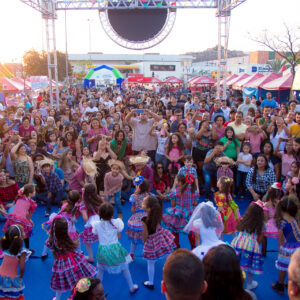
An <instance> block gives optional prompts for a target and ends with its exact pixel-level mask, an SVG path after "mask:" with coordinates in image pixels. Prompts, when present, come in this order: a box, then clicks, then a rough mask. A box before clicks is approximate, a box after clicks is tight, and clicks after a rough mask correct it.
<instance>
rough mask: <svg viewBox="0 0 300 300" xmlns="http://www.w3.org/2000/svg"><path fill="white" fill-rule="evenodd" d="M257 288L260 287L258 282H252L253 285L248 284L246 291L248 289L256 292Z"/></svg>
mask: <svg viewBox="0 0 300 300" xmlns="http://www.w3.org/2000/svg"><path fill="white" fill-rule="evenodd" d="M257 286H258V283H257V281H255V280H252V281H251V283H248V284H247V287H246V289H247V290H254V289H256V288H257Z"/></svg>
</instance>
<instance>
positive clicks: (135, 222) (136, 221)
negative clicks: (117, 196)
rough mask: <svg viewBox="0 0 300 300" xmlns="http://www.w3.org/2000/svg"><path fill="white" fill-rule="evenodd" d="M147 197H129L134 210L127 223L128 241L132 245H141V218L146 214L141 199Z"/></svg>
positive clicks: (140, 195)
mask: <svg viewBox="0 0 300 300" xmlns="http://www.w3.org/2000/svg"><path fill="white" fill-rule="evenodd" d="M147 195H149V194H148V193H143V194H138V195H136V194H133V195H131V197H130V200H129V201H130V202H131V205H132V206H134V208H135V213H134V214H133V215H132V216H131V217H130V218H129V220H128V222H127V227H128V228H127V230H126V233H127V234H128V237H129V239H130V240H131V241H132V243H134V244H143V243H144V241H143V223H142V218H143V217H145V216H146V212H145V211H144V210H143V209H142V203H143V199H144V198H145V197H146V196H147Z"/></svg>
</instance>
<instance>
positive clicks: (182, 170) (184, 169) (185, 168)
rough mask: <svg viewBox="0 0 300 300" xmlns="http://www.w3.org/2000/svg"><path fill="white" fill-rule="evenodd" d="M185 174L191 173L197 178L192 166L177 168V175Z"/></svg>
mask: <svg viewBox="0 0 300 300" xmlns="http://www.w3.org/2000/svg"><path fill="white" fill-rule="evenodd" d="M186 174H192V175H193V176H194V178H198V174H197V171H196V169H195V168H194V167H190V168H189V169H188V168H187V167H186V166H184V167H182V168H180V169H179V171H178V175H183V176H185V175H186Z"/></svg>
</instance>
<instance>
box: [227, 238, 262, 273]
mask: <svg viewBox="0 0 300 300" xmlns="http://www.w3.org/2000/svg"><path fill="white" fill-rule="evenodd" d="M231 247H232V248H234V249H235V251H236V254H237V256H238V257H239V259H240V264H241V269H242V270H243V271H245V272H247V271H249V272H251V273H252V274H262V273H263V266H264V261H263V257H262V255H261V248H260V245H259V244H258V241H257V235H256V234H255V233H252V234H250V233H247V232H239V234H238V235H237V236H236V237H235V238H234V239H233V240H232V242H231Z"/></svg>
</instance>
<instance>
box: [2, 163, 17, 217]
mask: <svg viewBox="0 0 300 300" xmlns="http://www.w3.org/2000/svg"><path fill="white" fill-rule="evenodd" d="M18 192H19V186H18V185H17V183H16V182H15V181H13V180H11V179H9V174H7V173H6V170H4V169H3V170H0V199H1V204H2V205H3V208H4V209H5V211H6V212H7V214H10V213H12V212H13V210H14V207H15V199H16V197H17V195H18ZM4 220H6V219H5V218H4V216H3V215H0V221H4Z"/></svg>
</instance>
